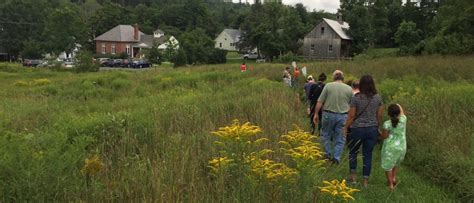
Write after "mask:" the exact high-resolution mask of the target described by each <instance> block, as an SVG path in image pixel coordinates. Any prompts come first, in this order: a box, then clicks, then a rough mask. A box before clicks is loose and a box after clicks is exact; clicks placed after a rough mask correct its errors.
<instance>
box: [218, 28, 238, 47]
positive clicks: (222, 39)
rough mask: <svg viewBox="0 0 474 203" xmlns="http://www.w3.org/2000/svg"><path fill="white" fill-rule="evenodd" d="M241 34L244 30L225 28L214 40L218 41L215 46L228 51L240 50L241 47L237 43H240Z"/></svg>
mask: <svg viewBox="0 0 474 203" xmlns="http://www.w3.org/2000/svg"><path fill="white" fill-rule="evenodd" d="M241 36H242V32H241V31H240V30H236V29H224V30H223V31H222V32H221V34H219V36H217V38H216V39H215V40H214V41H215V42H216V44H215V47H216V48H218V49H224V50H227V51H238V50H239V48H238V46H237V44H238V43H239V41H240V37H241Z"/></svg>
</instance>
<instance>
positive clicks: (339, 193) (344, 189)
mask: <svg viewBox="0 0 474 203" xmlns="http://www.w3.org/2000/svg"><path fill="white" fill-rule="evenodd" d="M323 184H324V185H325V186H324V187H319V191H320V192H321V193H323V194H328V195H331V196H333V197H335V198H341V199H342V200H345V201H348V200H355V199H354V197H353V196H352V194H353V193H354V192H358V191H360V190H357V189H354V188H350V187H348V186H347V185H346V180H342V181H339V180H332V181H331V182H329V181H323Z"/></svg>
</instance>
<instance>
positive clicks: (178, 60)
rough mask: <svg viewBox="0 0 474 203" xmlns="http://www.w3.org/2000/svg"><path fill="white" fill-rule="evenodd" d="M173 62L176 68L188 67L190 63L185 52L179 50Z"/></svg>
mask: <svg viewBox="0 0 474 203" xmlns="http://www.w3.org/2000/svg"><path fill="white" fill-rule="evenodd" d="M171 62H173V64H174V67H180V66H184V65H186V64H187V63H188V59H187V56H186V53H185V52H184V50H183V49H179V50H178V51H177V53H176V54H175V55H174V57H173V58H172V59H171Z"/></svg>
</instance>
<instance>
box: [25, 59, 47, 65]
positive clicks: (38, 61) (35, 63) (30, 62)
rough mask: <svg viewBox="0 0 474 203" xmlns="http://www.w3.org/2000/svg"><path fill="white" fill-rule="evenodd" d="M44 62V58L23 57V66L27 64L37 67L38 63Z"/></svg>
mask: <svg viewBox="0 0 474 203" xmlns="http://www.w3.org/2000/svg"><path fill="white" fill-rule="evenodd" d="M42 63H43V60H39V59H23V66H26V67H37V66H38V65H40V64H42Z"/></svg>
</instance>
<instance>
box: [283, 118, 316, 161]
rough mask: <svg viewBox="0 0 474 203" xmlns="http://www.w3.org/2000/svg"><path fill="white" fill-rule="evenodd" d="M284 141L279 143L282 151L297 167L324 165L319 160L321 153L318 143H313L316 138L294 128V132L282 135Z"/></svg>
mask: <svg viewBox="0 0 474 203" xmlns="http://www.w3.org/2000/svg"><path fill="white" fill-rule="evenodd" d="M281 138H283V139H285V141H280V144H282V145H283V148H282V150H283V151H284V152H285V154H286V155H288V156H290V157H291V158H292V159H293V160H294V161H295V162H296V163H297V164H298V165H300V166H301V165H308V164H310V165H313V166H320V165H322V164H324V161H323V160H322V159H321V158H322V157H323V152H322V150H321V148H320V145H319V143H316V142H314V141H313V139H315V138H316V137H315V136H313V135H311V134H309V133H307V132H305V131H303V130H302V129H301V128H299V127H296V130H294V131H290V132H289V133H288V134H287V135H282V136H281Z"/></svg>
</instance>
